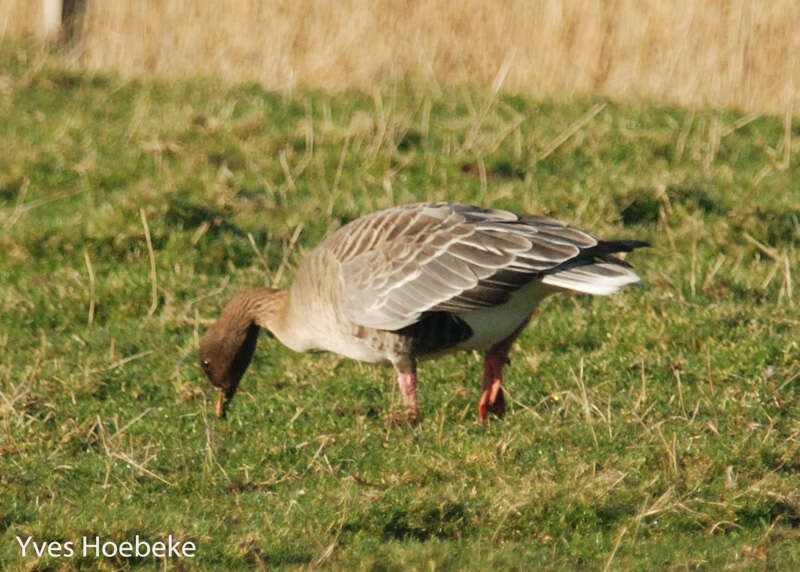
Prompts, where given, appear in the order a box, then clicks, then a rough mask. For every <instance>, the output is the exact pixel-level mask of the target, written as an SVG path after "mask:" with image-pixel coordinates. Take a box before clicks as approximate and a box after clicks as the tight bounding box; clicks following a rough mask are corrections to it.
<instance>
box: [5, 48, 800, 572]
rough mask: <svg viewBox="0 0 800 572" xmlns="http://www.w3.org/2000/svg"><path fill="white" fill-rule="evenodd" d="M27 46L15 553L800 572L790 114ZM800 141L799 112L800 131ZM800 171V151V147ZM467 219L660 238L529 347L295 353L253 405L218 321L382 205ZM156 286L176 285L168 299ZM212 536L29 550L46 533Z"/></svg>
mask: <svg viewBox="0 0 800 572" xmlns="http://www.w3.org/2000/svg"><path fill="white" fill-rule="evenodd" d="M33 53H34V51H33V50H32V49H31V48H27V47H25V46H20V45H18V44H3V45H2V46H0V59H2V61H4V62H7V63H8V65H7V66H3V68H2V70H3V71H2V72H0V73H1V74H2V78H0V85H2V86H3V87H2V95H0V141H3V142H4V144H3V152H2V153H0V229H1V230H0V323H2V324H3V328H2V329H1V330H0V355H2V359H1V360H0V491H2V492H1V493H0V567H2V568H3V569H32V568H40V569H51V568H58V567H59V566H62V565H65V564H67V565H71V566H75V567H84V568H94V567H100V566H105V567H108V568H117V569H128V568H133V567H136V566H140V565H145V566H152V567H155V566H159V567H162V566H163V567H167V568H176V569H178V568H181V567H182V566H184V565H189V566H193V567H197V568H200V569H218V568H220V567H243V566H249V567H276V568H290V567H298V566H303V567H312V566H327V567H331V568H343V569H345V568H346V569H353V568H359V569H401V568H402V569H429V568H431V567H433V568H452V569H456V568H457V569H462V568H466V569H479V568H480V569H483V568H486V567H488V566H494V567H502V568H512V569H513V568H517V569H522V568H527V567H529V566H530V563H531V562H536V563H542V565H543V566H547V567H552V568H570V569H572V568H591V569H599V568H621V569H632V568H648V569H649V568H656V567H658V568H663V567H706V568H722V567H725V566H742V567H745V568H757V567H758V568H760V567H763V566H769V567H771V568H783V569H791V568H796V567H797V566H798V564H800V549H798V546H800V544H798V542H797V538H798V530H799V528H798V526H799V525H800V496H799V495H798V490H800V477H799V476H798V475H800V472H799V469H800V447H798V438H799V437H800V422H798V419H800V393H799V391H800V390H799V389H798V379H800V361H798V355H800V353H799V351H798V345H797V332H798V327H799V326H800V310H798V307H799V306H800V300H798V286H797V284H796V278H797V276H798V272H797V271H796V268H797V262H798V253H799V250H798V249H799V247H800V233H799V232H798V205H800V191H798V189H797V185H796V181H797V180H798V176H800V172H798V171H799V169H798V166H799V163H798V152H797V150H798V146H797V145H792V146H791V147H790V148H788V151H785V150H786V149H787V147H785V145H786V138H785V133H786V129H785V125H784V123H783V121H781V120H776V119H771V118H768V117H758V118H748V117H747V116H741V115H739V114H736V113H731V112H721V111H715V110H704V111H695V112H687V111H685V110H682V109H679V108H673V107H658V106H627V105H620V104H612V103H608V102H604V101H597V100H585V99H575V100H568V101H559V102H555V101H536V100H529V99H526V98H524V97H519V96H515V97H510V96H504V95H496V94H494V93H490V92H487V91H484V90H482V89H477V88H470V87H451V88H435V87H434V86H424V85H421V84H416V83H414V84H412V83H408V84H406V83H400V84H397V85H394V86H387V87H382V88H379V89H376V90H375V91H374V92H373V93H372V94H370V95H367V94H363V93H357V92H345V93H341V94H337V95H326V94H322V93H318V92H313V91H297V92H295V93H293V94H291V95H285V94H276V93H272V92H267V91H263V90H262V89H261V88H259V87H256V86H253V85H242V86H233V87H221V86H219V85H217V84H214V83H211V82H203V81H186V82H174V83H166V82H159V81H128V80H124V79H121V78H119V77H117V76H113V75H112V76H109V75H93V74H78V73H73V72H71V71H69V70H67V69H65V68H64V67H63V66H62V65H61V64H60V63H59V62H58V60H53V59H49V58H48V57H44V59H37V58H36V57H34V55H33ZM793 131H795V132H796V131H797V126H796V125H793ZM787 156H788V160H787ZM443 199H446V200H458V201H465V202H474V203H478V204H483V205H487V206H497V207H502V208H512V209H516V210H520V211H527V212H540V213H546V214H550V215H553V216H557V217H560V218H562V219H564V220H567V221H569V222H571V223H572V224H574V225H576V226H579V227H582V228H586V229H590V230H591V231H593V232H595V233H596V234H598V235H599V236H602V237H608V238H614V237H619V238H637V239H644V240H649V241H651V242H652V243H653V247H652V248H650V249H647V250H645V251H640V252H637V253H636V254H635V255H634V256H632V257H631V259H630V260H631V262H632V263H633V264H634V265H635V266H636V268H637V270H638V271H639V272H640V273H641V275H642V276H643V278H644V280H645V283H646V285H645V287H644V288H631V289H629V290H627V291H626V292H624V293H622V294H620V295H617V296H614V297H611V298H603V299H599V298H589V297H579V296H572V297H570V296H560V297H557V298H552V299H550V300H548V301H547V303H546V304H545V305H544V306H543V307H542V308H541V312H540V313H539V315H538V317H537V318H536V320H535V322H534V323H533V325H532V326H531V327H529V328H528V329H527V330H526V331H525V333H524V334H523V335H522V337H521V338H520V339H519V341H518V342H517V343H516V344H515V347H514V349H513V353H512V360H513V361H512V363H511V365H510V367H509V368H508V376H507V382H506V387H507V390H508V394H509V402H510V412H509V414H508V415H507V416H506V417H505V418H504V419H503V420H502V421H493V422H491V423H488V424H486V425H485V426H484V425H480V424H478V423H476V421H475V418H476V404H477V399H478V395H479V389H480V383H479V378H480V368H481V365H480V356H478V355H477V354H462V355H459V356H452V357H448V358H443V359H440V360H437V361H435V362H429V363H424V364H422V365H421V368H420V374H421V384H420V392H421V396H420V399H421V407H422V412H423V418H422V420H421V421H420V422H419V423H415V424H397V423H395V422H393V416H392V415H391V411H392V408H393V407H398V406H399V403H400V399H399V395H398V394H397V391H396V390H395V388H394V383H393V381H392V376H391V374H390V372H389V371H388V370H387V369H386V368H382V367H377V366H370V365H364V364H359V363H355V362H352V361H348V360H344V359H340V358H339V357H337V356H333V355H314V356H312V355H298V354H293V353H291V352H290V351H288V350H287V349H285V348H283V347H281V346H280V345H279V344H278V343H276V342H275V341H274V340H273V339H271V338H270V337H269V336H266V335H262V336H261V339H260V342H259V347H258V350H257V353H256V357H255V360H254V363H253V365H252V367H251V370H250V371H249V372H248V373H247V375H246V377H245V379H244V380H243V384H242V389H241V391H240V395H238V396H237V399H236V401H235V402H234V403H233V404H232V407H231V409H230V412H229V416H228V418H227V419H225V420H222V421H218V420H215V419H214V418H213V413H212V411H213V407H211V401H210V398H211V397H212V391H211V390H210V388H209V387H207V386H206V383H205V381H204V380H203V377H202V373H201V371H200V369H199V368H198V367H197V364H196V349H197V341H198V338H199V336H200V335H201V334H202V332H203V329H204V328H205V327H206V324H208V323H209V321H210V320H213V319H214V318H215V316H216V315H217V313H218V311H219V310H220V309H221V307H222V306H223V304H224V303H225V302H226V300H227V299H228V298H229V297H230V296H231V295H232V294H233V293H234V292H235V291H236V290H238V289H240V288H245V287H250V286H256V285H276V286H286V285H288V284H289V283H290V282H291V279H292V276H293V272H294V269H295V267H296V264H297V262H298V261H299V259H300V258H301V257H302V255H303V253H304V252H306V251H308V250H309V249H310V248H312V247H313V246H314V245H315V244H316V243H317V242H318V241H319V240H321V238H322V237H323V236H325V235H326V234H327V233H329V232H332V231H333V230H335V229H336V228H338V227H340V226H341V225H342V224H345V223H346V222H347V221H350V220H353V219H354V218H356V217H358V216H360V215H361V214H364V213H367V212H369V211H372V210H376V209H380V208H384V207H388V206H390V205H394V204H399V203H404V202H410V201H421V200H443ZM154 295H155V297H154ZM137 534H138V535H140V536H141V537H142V538H147V539H150V540H153V541H154V540H159V539H162V538H164V537H166V536H167V535H169V534H172V535H173V536H174V537H175V538H179V539H182V540H191V541H193V542H195V543H196V544H197V546H198V549H197V557H196V558H195V559H194V560H193V561H191V562H187V561H185V560H184V561H177V560H174V559H173V560H166V561H164V562H161V561H154V560H152V559H150V560H148V559H143V560H142V559H139V560H137V559H125V558H122V557H117V558H112V559H108V560H106V559H104V560H102V561H97V560H94V559H89V558H83V557H76V558H75V559H73V560H70V561H67V562H65V560H63V559H58V558H51V557H48V556H43V557H41V558H37V557H30V556H28V557H26V558H22V557H21V555H20V553H19V548H18V544H17V542H16V540H15V538H16V537H17V536H23V537H24V536H28V535H31V536H33V537H34V539H35V540H36V541H43V540H61V541H69V540H72V541H77V540H79V539H80V538H81V536H83V535H90V536H93V535H99V536H101V537H103V538H104V539H110V540H116V541H118V542H119V541H122V540H126V539H129V538H132V537H133V536H134V535H137Z"/></svg>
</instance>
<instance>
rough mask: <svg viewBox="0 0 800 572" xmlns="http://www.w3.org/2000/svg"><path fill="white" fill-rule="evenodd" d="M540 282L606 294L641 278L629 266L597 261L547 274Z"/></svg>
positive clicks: (639, 281) (634, 282) (636, 282)
mask: <svg viewBox="0 0 800 572" xmlns="http://www.w3.org/2000/svg"><path fill="white" fill-rule="evenodd" d="M542 282H543V283H545V284H549V285H551V286H556V287H558V288H564V289H566V290H575V291H577V292H583V293H585V294H595V295H597V296H608V295H609V294H613V293H614V292H616V291H617V290H619V289H620V288H622V287H623V286H627V285H628V284H640V283H641V282H642V280H641V278H639V276H638V275H637V274H636V273H635V272H634V271H633V270H630V269H629V268H625V267H624V266H620V265H619V264H610V263H605V262H598V263H596V264H586V265H585V266H576V267H575V268H570V269H568V270H562V271H561V272H556V273H554V274H548V275H547V276H545V277H544V278H542Z"/></svg>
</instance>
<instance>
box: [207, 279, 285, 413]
mask: <svg viewBox="0 0 800 572" xmlns="http://www.w3.org/2000/svg"><path fill="white" fill-rule="evenodd" d="M284 294H285V292H284V291H282V290H275V289H273V288H254V289H251V290H245V291H243V292H240V293H238V294H237V295H236V296H234V297H233V299H231V301H230V302H228V304H227V305H226V306H225V309H224V310H223V311H222V314H221V315H220V317H219V319H217V321H216V322H214V323H213V324H212V325H211V326H210V327H209V328H208V330H206V333H205V334H204V335H203V337H202V339H201V340H200V348H199V352H198V357H199V360H200V367H201V368H202V369H203V373H204V374H205V376H206V378H207V379H208V381H209V382H210V383H211V385H213V386H214V387H215V388H217V390H218V391H219V395H218V398H217V402H216V409H215V411H216V415H217V417H221V416H222V415H223V413H224V409H225V405H226V403H227V402H229V401H230V400H231V399H232V398H233V396H234V394H235V393H236V389H237V388H238V387H239V382H240V381H241V379H242V376H243V375H244V372H245V371H247V367H248V366H249V365H250V361H251V360H252V358H253V352H254V351H255V349H256V341H257V340H258V332H259V328H260V326H265V327H269V326H270V325H271V324H272V322H274V318H275V314H276V313H277V312H278V309H279V308H278V306H279V304H277V302H278V301H280V300H283V299H284V297H285V296H284Z"/></svg>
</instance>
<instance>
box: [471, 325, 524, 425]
mask: <svg viewBox="0 0 800 572" xmlns="http://www.w3.org/2000/svg"><path fill="white" fill-rule="evenodd" d="M529 320H530V318H528V319H527V320H525V321H524V322H522V324H520V326H519V327H518V328H517V329H516V330H514V331H513V332H512V333H511V335H510V336H508V337H507V338H506V339H504V340H502V341H500V342H497V343H496V344H495V345H494V346H492V348H491V349H490V350H489V351H488V352H486V357H485V358H484V361H483V393H482V394H481V400H480V401H479V402H478V415H480V418H481V421H482V422H483V421H486V414H487V413H494V414H495V415H497V416H498V417H502V416H503V414H504V413H505V412H506V400H505V398H504V397H503V388H502V387H500V385H501V384H502V382H503V366H505V365H506V364H507V363H509V362H510V360H509V359H508V352H509V350H510V349H511V344H513V343H514V340H515V339H517V336H519V334H520V332H522V330H523V329H524V328H525V326H527V325H528V321H529Z"/></svg>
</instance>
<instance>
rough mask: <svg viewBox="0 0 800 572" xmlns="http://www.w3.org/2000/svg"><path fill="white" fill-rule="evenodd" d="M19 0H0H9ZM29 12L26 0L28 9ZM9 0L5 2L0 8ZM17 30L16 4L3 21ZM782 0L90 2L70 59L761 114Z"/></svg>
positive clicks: (126, 69)
mask: <svg viewBox="0 0 800 572" xmlns="http://www.w3.org/2000/svg"><path fill="white" fill-rule="evenodd" d="M28 4H29V2H28V0H0V7H3V8H4V7H5V6H6V5H8V6H10V7H11V13H15V14H16V13H20V14H21V13H22V12H25V9H23V8H20V6H26V5H28ZM27 11H28V12H31V9H27ZM3 12H8V10H3ZM6 27H7V28H8V29H9V30H12V31H13V30H14V29H15V28H16V27H20V28H21V29H22V30H29V29H30V27H31V26H30V25H26V24H25V22H24V18H18V20H17V21H16V22H13V21H9V22H7V23H6ZM798 30H800V4H798V3H797V2H795V1H794V0H776V1H774V2H769V3H762V2H758V1H756V0H727V1H726V0H709V1H707V2H696V1H695V0H674V1H673V2H659V1H655V0H649V1H644V2H643V1H639V0H610V1H608V2H597V1H590V0H583V1H580V2H564V1H563V0H535V1H532V0H504V1H503V2H485V1H484V0H461V1H458V2H455V1H450V2H442V1H437V0H407V1H399V0H337V1H333V0H327V1H322V0H296V1H292V2H285V1H283V2H282V1H258V0H231V1H229V2H226V3H225V9H224V10H221V9H219V7H218V5H217V4H215V3H211V2H194V1H187V0H151V1H149V2H133V3H123V2H93V1H89V3H88V10H87V14H86V22H85V45H84V48H85V51H84V62H85V64H86V65H87V66H88V67H90V68H95V69H104V70H108V69H111V70H117V71H120V72H122V73H123V74H125V75H133V76H150V75H156V76H168V77H170V76H182V75H196V74H201V75H213V76H218V77H222V78H224V79H226V80H229V81H240V80H255V81H258V82H260V83H261V84H263V85H264V86H265V87H267V88H269V89H293V88H295V87H313V88H323V89H327V90H341V89H346V88H353V87H355V88H358V89H369V88H371V86H373V85H374V84H375V83H376V82H381V81H385V80H395V79H398V78H403V77H407V76H415V77H425V78H430V79H434V80H435V81H437V82H444V83H458V82H468V83H473V84H478V85H494V86H495V87H497V86H499V85H500V84H501V83H502V87H503V89H504V90H508V91H511V92H524V93H529V94H534V95H535V96H537V97H564V96H565V95H571V94H575V93H580V94H586V93H592V94H600V95H604V96H610V97H613V98H622V99H631V98H645V99H654V100H658V101H666V102H671V103H677V104H681V105H689V106H722V107H734V108H740V109H745V110H755V111H761V112H770V113H785V112H786V111H787V109H794V110H798V109H800V98H798V97H797V96H796V95H795V86H800V59H798V58H797V56H796V54H797V53H800V32H798Z"/></svg>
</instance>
